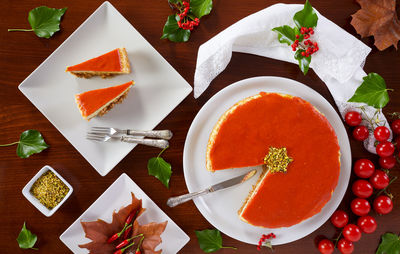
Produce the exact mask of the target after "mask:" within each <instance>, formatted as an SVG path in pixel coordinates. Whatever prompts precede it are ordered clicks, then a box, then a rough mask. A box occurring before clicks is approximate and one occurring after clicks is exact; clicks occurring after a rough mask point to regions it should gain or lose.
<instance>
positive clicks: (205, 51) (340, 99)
mask: <svg viewBox="0 0 400 254" xmlns="http://www.w3.org/2000/svg"><path fill="white" fill-rule="evenodd" d="M302 8H303V5H299V4H275V5H272V6H270V7H268V8H266V9H263V10H261V11H259V12H256V13H254V14H252V15H250V16H247V17H246V18H243V19H242V20H240V21H238V22H236V23H235V24H233V25H231V26H230V27H228V28H227V29H225V30H224V31H222V32H220V33H219V34H217V35H216V36H214V37H213V38H211V39H210V40H209V41H207V42H206V43H204V44H202V45H201V46H200V48H199V51H198V55H197V63H196V71H195V75H194V97H195V98H197V97H199V96H200V95H201V94H202V93H203V92H204V90H206V89H207V87H208V86H209V85H210V83H211V81H212V80H213V79H214V78H215V77H216V76H218V75H219V74H220V73H221V72H222V71H223V70H224V69H225V68H226V66H227V65H228V63H229V61H230V60H231V57H232V52H233V51H235V52H243V53H249V54H254V55H259V56H264V57H270V58H274V59H278V60H282V61H287V62H291V63H294V64H298V63H297V60H295V59H294V52H293V51H292V48H291V47H290V46H288V45H287V44H281V43H280V42H279V41H278V35H277V33H276V32H273V31H272V28H274V27H277V26H283V25H289V26H291V27H294V25H295V24H294V22H293V15H294V14H295V13H296V12H298V11H300V10H301V9H302ZM316 12H317V15H318V24H317V27H316V28H315V29H314V31H315V33H314V35H313V37H312V40H313V41H317V42H318V46H319V51H318V52H317V53H315V54H313V55H312V61H311V64H310V68H312V69H313V70H314V72H315V73H316V74H317V75H318V76H319V77H320V78H321V80H322V81H324V82H325V84H326V85H327V87H328V89H329V91H330V92H331V94H332V96H333V98H334V99H335V102H336V105H337V106H338V108H339V111H340V112H341V115H342V117H344V116H345V114H346V113H347V112H348V111H351V110H355V111H358V112H360V113H361V111H360V109H358V108H356V107H358V106H361V105H363V104H362V103H349V102H347V100H348V99H350V98H351V97H352V96H353V94H354V92H355V90H356V89H357V87H358V86H359V85H360V84H361V83H362V78H363V77H364V76H365V75H366V73H365V72H364V71H363V69H362V67H363V66H364V62H365V59H366V57H367V55H368V54H369V52H370V51H371V49H370V48H369V47H368V46H366V45H365V44H364V43H362V42H361V41H360V40H358V39H357V38H355V37H354V36H352V35H351V34H349V33H347V32H346V31H345V30H343V29H342V28H340V27H339V26H337V25H336V24H335V23H333V22H331V21H330V20H328V19H327V18H325V17H324V16H322V15H321V14H320V13H319V12H318V11H316ZM299 71H300V70H299ZM364 106H365V112H366V115H367V117H369V118H371V117H372V116H373V115H374V113H375V111H376V110H375V109H374V108H372V107H369V106H366V105H365V104H364ZM365 117H366V116H365V114H363V118H365ZM378 118H379V120H380V121H382V124H383V123H385V125H386V126H387V127H388V128H389V125H388V124H387V121H386V118H385V116H384V115H383V114H381V113H379V114H378ZM362 124H364V125H366V126H369V122H368V121H365V120H363V123H362ZM369 127H370V128H371V129H372V127H371V126H369ZM374 142H375V138H374V136H373V133H372V132H370V136H369V138H368V139H367V140H366V141H364V146H365V147H366V148H367V150H368V151H370V152H372V153H376V152H375V147H374Z"/></svg>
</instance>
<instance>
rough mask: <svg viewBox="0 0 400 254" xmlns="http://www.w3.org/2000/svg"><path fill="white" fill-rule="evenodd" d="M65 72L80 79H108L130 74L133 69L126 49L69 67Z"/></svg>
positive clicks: (115, 50) (119, 49)
mask: <svg viewBox="0 0 400 254" xmlns="http://www.w3.org/2000/svg"><path fill="white" fill-rule="evenodd" d="M65 71H66V72H70V73H71V74H73V75H75V76H77V77H79V78H91V77H93V76H101V77H102V78H107V77H110V76H113V75H116V74H124V73H130V72H131V68H130V65H129V60H128V55H127V53H126V50H125V48H117V49H114V50H112V51H110V52H108V53H105V54H103V55H101V56H98V57H95V58H92V59H89V60H87V61H85V62H82V63H80V64H76V65H73V66H68V67H67V69H66V70H65Z"/></svg>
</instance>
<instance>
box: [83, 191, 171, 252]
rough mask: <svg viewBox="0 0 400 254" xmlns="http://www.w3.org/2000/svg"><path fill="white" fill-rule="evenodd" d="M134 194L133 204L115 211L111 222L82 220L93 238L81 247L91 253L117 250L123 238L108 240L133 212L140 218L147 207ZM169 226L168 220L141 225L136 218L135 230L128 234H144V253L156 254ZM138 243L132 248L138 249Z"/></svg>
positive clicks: (142, 248) (87, 236) (85, 228)
mask: <svg viewBox="0 0 400 254" xmlns="http://www.w3.org/2000/svg"><path fill="white" fill-rule="evenodd" d="M131 194H132V202H131V204H129V205H127V206H125V207H122V208H121V209H120V210H119V211H118V212H115V211H114V212H113V215H112V221H111V223H107V222H105V221H103V220H101V219H98V220H97V221H88V222H83V221H82V222H81V224H82V227H83V230H84V231H85V236H86V238H89V239H90V240H92V241H91V242H89V243H87V244H81V245H79V247H81V248H86V249H88V250H89V253H92V254H112V253H114V252H115V251H116V249H115V246H117V245H118V244H119V243H120V242H121V241H122V239H117V240H116V241H114V242H112V243H107V240H108V239H109V238H110V237H111V236H112V235H114V234H115V233H118V232H120V231H121V230H122V228H123V227H124V224H125V220H126V218H127V217H128V215H129V214H130V213H131V212H135V213H136V212H137V211H138V214H137V217H136V218H138V217H139V216H140V215H141V214H142V213H144V211H145V210H146V209H145V208H143V207H142V200H139V199H137V198H136V197H135V195H134V194H133V193H131ZM166 226H167V221H165V222H162V223H155V222H152V223H149V224H146V225H140V224H139V223H138V222H137V221H136V219H135V220H134V222H133V230H132V232H131V234H130V235H129V236H128V238H129V237H132V236H136V235H139V234H143V236H144V239H143V242H142V245H141V250H142V253H144V254H156V253H161V250H159V251H155V248H156V247H157V246H158V245H159V244H160V243H161V241H162V240H161V236H160V235H161V234H162V232H164V230H165V227H166ZM136 247H137V245H136V244H135V245H134V246H132V249H134V250H135V249H136Z"/></svg>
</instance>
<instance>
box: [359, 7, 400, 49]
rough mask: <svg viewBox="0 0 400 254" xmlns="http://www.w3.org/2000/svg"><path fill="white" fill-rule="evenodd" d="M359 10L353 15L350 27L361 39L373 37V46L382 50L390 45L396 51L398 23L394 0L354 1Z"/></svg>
mask: <svg viewBox="0 0 400 254" xmlns="http://www.w3.org/2000/svg"><path fill="white" fill-rule="evenodd" d="M356 1H357V2H358V3H359V4H360V5H361V9H360V10H358V11H357V12H356V13H354V14H353V15H351V16H352V18H353V19H352V20H351V25H352V26H353V27H354V28H355V29H356V31H357V33H358V34H359V35H361V37H368V36H371V35H373V36H374V38H375V46H376V47H377V48H378V49H379V50H384V49H386V48H388V47H390V46H391V45H393V46H394V47H395V48H396V49H397V43H398V41H399V40H400V23H399V19H398V18H397V14H396V0H356Z"/></svg>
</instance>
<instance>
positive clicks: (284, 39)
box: [272, 25, 303, 46]
mask: <svg viewBox="0 0 400 254" xmlns="http://www.w3.org/2000/svg"><path fill="white" fill-rule="evenodd" d="M272 31H274V32H277V33H278V40H279V42H280V43H286V44H287V45H289V46H290V45H292V44H293V43H294V41H295V40H296V35H299V39H298V40H299V41H300V42H301V41H303V35H302V34H300V31H299V29H298V28H297V27H294V28H292V27H290V26H287V25H284V26H278V27H275V28H273V29H272Z"/></svg>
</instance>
